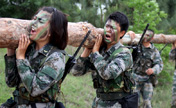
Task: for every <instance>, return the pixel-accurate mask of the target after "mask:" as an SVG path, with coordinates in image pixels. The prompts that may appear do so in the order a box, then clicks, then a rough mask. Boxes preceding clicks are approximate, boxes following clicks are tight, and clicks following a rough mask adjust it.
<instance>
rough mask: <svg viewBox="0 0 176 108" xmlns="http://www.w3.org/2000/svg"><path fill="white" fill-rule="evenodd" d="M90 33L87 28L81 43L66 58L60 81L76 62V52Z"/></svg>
mask: <svg viewBox="0 0 176 108" xmlns="http://www.w3.org/2000/svg"><path fill="white" fill-rule="evenodd" d="M90 33H91V30H89V31H88V32H87V34H86V36H85V37H84V39H83V41H82V42H81V44H80V45H79V47H78V48H77V50H76V52H75V53H74V54H73V56H69V59H68V60H67V63H66V65H65V71H64V75H63V77H62V80H61V81H62V82H63V81H64V79H65V77H66V76H67V74H68V73H69V72H70V70H71V69H72V67H73V65H74V64H75V63H76V59H75V57H76V55H77V54H78V52H79V50H80V49H81V47H82V45H83V44H84V42H85V41H86V39H87V38H88V36H89V34H90Z"/></svg>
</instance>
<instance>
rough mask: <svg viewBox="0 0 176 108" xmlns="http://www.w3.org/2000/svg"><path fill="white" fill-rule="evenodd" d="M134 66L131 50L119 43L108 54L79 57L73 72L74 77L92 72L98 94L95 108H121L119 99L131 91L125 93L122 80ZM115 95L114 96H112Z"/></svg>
mask: <svg viewBox="0 0 176 108" xmlns="http://www.w3.org/2000/svg"><path fill="white" fill-rule="evenodd" d="M132 64H133V61H132V55H131V52H130V50H129V49H127V48H125V47H124V46H123V45H122V44H121V43H120V42H118V43H117V44H115V45H114V46H112V47H111V48H110V49H109V50H108V51H107V52H105V50H104V49H102V50H101V51H100V53H99V52H95V53H91V54H90V55H89V57H84V58H83V57H79V58H78V59H77V64H75V65H74V67H73V69H72V70H71V72H72V73H73V74H74V75H83V74H85V73H86V72H92V80H93V83H94V88H95V89H96V94H97V96H96V98H95V99H94V101H93V104H92V107H93V108H121V104H120V103H119V102H118V101H117V99H120V98H122V97H123V96H127V95H129V94H130V91H129V90H127V92H124V81H123V80H122V79H123V78H124V76H123V75H124V74H125V72H126V74H127V73H128V72H127V70H129V69H130V68H131V67H132ZM129 75H130V73H129ZM129 78H130V77H129ZM129 85H130V84H129ZM102 94H104V96H103V95H102ZM113 94H114V96H112V95H113ZM117 94H118V96H117Z"/></svg>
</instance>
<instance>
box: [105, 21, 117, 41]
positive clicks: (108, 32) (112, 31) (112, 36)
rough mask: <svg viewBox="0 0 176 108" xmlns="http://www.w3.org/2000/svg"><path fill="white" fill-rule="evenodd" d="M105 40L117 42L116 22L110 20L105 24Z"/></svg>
mask: <svg viewBox="0 0 176 108" xmlns="http://www.w3.org/2000/svg"><path fill="white" fill-rule="evenodd" d="M104 40H105V42H107V43H112V42H114V41H115V42H117V40H118V32H117V25H116V22H115V21H113V20H108V21H107V22H106V24H105V26H104Z"/></svg>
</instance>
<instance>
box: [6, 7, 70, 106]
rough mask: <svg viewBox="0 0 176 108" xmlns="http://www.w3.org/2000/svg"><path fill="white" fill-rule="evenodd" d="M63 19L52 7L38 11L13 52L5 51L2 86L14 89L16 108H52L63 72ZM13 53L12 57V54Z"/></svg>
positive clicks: (61, 14)
mask: <svg viewBox="0 0 176 108" xmlns="http://www.w3.org/2000/svg"><path fill="white" fill-rule="evenodd" d="M67 25H68V21H67V18H66V15H65V14H63V13H62V12H61V11H58V10H56V9H55V8H52V7H44V8H42V9H40V10H39V11H38V12H37V14H36V15H35V16H34V17H33V19H32V22H31V24H30V26H29V37H28V36H26V35H25V34H23V35H22V36H21V38H20V40H19V45H18V49H17V51H15V50H13V49H7V54H6V55H5V63H6V64H5V68H6V70H5V74H6V83H7V85H8V86H9V87H16V90H15V91H14V93H13V95H14V98H15V101H16V102H17V107H18V108H54V107H55V101H56V99H57V97H58V94H59V92H60V87H61V86H60V85H61V78H62V76H63V73H64V68H65V54H64V51H63V50H64V49H65V47H66V45H67V40H68V32H67ZM15 52H16V54H15Z"/></svg>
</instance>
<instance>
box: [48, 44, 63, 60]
mask: <svg viewBox="0 0 176 108" xmlns="http://www.w3.org/2000/svg"><path fill="white" fill-rule="evenodd" d="M65 56H66V52H65V51H64V50H60V49H58V48H55V47H54V48H53V49H52V50H51V51H50V53H49V54H48V57H49V58H61V59H64V58H65Z"/></svg>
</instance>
